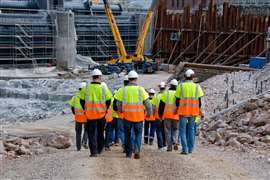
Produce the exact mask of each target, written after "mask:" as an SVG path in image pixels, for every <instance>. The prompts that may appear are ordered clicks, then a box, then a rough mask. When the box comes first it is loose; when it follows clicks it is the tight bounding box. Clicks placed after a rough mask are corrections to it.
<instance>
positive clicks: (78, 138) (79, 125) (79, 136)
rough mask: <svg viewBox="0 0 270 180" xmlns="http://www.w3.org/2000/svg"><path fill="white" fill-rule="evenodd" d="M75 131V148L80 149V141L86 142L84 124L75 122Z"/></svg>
mask: <svg viewBox="0 0 270 180" xmlns="http://www.w3.org/2000/svg"><path fill="white" fill-rule="evenodd" d="M83 125H84V132H83V138H82V126H83ZM75 132H76V147H77V150H78V151H79V150H81V143H82V144H86V143H87V129H86V124H84V123H80V122H76V123H75Z"/></svg>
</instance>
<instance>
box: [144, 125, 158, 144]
mask: <svg viewBox="0 0 270 180" xmlns="http://www.w3.org/2000/svg"><path fill="white" fill-rule="evenodd" d="M156 128H157V126H156V121H144V142H145V143H146V144H147V143H148V141H150V142H153V141H154V138H155V131H156Z"/></svg>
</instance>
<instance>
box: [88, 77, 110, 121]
mask: <svg viewBox="0 0 270 180" xmlns="http://www.w3.org/2000/svg"><path fill="white" fill-rule="evenodd" d="M101 90H102V91H101V99H100V100H99V101H95V100H89V82H87V86H86V98H85V111H86V116H87V119H88V120H95V119H101V118H104V116H105V114H106V110H107V107H106V100H105V95H106V87H105V86H102V85H101Z"/></svg>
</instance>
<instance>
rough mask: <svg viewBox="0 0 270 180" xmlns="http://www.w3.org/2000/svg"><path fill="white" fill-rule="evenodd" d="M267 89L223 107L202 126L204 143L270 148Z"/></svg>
mask: <svg viewBox="0 0 270 180" xmlns="http://www.w3.org/2000/svg"><path fill="white" fill-rule="evenodd" d="M269 130H270V91H268V92H265V93H263V94H261V95H258V96H256V97H253V98H251V99H248V100H246V101H244V102H241V103H239V104H236V105H234V106H231V107H230V108H228V109H224V110H223V111H221V112H218V113H216V114H215V115H213V116H210V117H209V118H208V122H204V123H203V124H202V126H201V134H200V138H201V139H202V142H203V143H204V144H215V145H218V146H229V147H233V148H236V149H241V150H244V151H247V150H249V149H256V150H260V149H261V150H270V131H269Z"/></svg>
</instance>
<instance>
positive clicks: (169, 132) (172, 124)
mask: <svg viewBox="0 0 270 180" xmlns="http://www.w3.org/2000/svg"><path fill="white" fill-rule="evenodd" d="M169 85H170V87H169V89H168V90H167V91H165V92H164V93H163V94H162V96H161V100H160V103H159V112H158V113H159V117H160V118H162V119H163V120H164V125H165V137H166V142H167V151H169V152H170V151H172V146H173V145H174V150H178V121H179V117H178V115H177V114H175V109H176V107H175V90H176V87H177V85H178V82H177V80H176V79H173V80H171V81H170V83H169Z"/></svg>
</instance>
